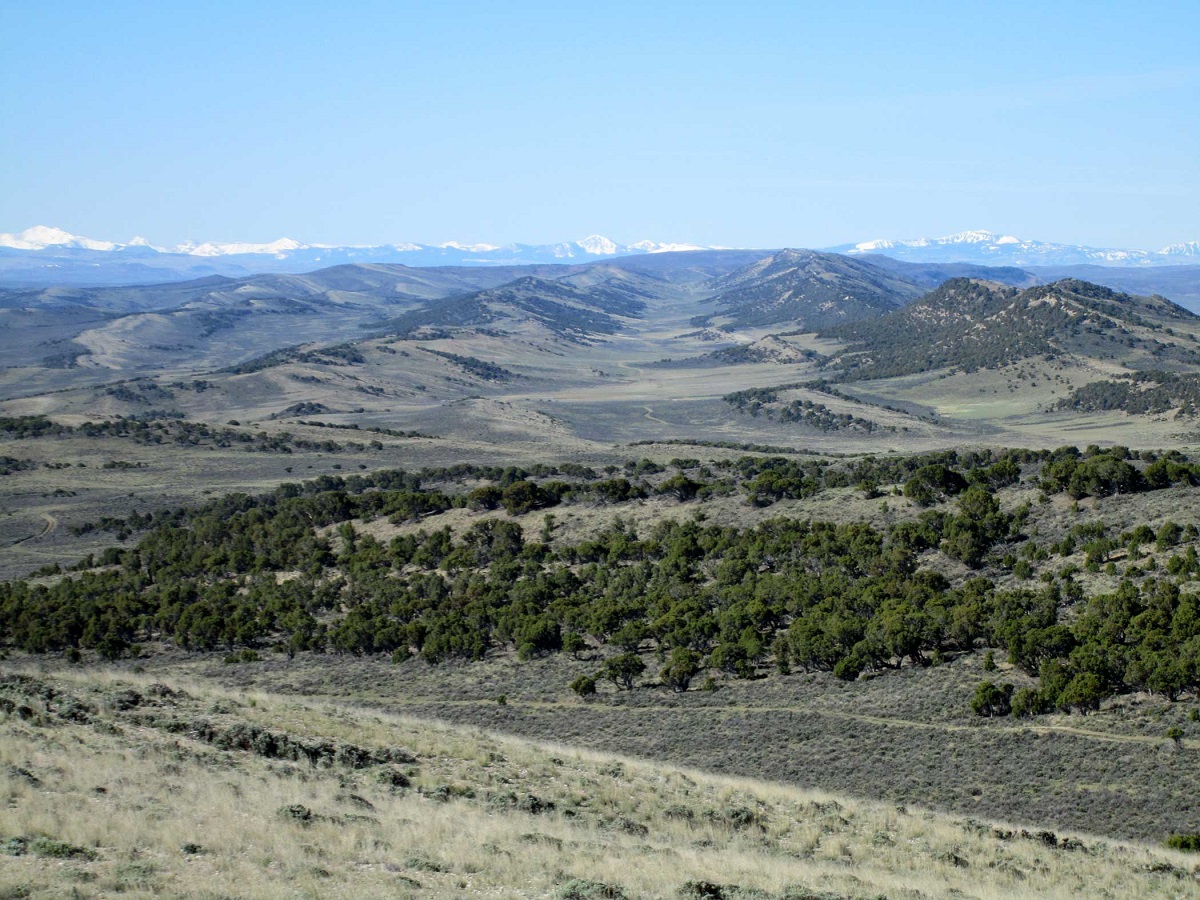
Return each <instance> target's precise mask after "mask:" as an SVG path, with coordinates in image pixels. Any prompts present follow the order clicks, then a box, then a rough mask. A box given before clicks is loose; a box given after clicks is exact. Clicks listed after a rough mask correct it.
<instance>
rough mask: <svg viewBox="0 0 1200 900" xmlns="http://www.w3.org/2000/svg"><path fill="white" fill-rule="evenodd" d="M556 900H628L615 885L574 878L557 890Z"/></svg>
mask: <svg viewBox="0 0 1200 900" xmlns="http://www.w3.org/2000/svg"><path fill="white" fill-rule="evenodd" d="M558 900H628V895H627V894H626V893H625V892H624V891H623V890H621V889H620V888H619V887H617V886H616V885H615V884H605V883H604V882H602V881H588V880H587V879H584V878H576V879H573V880H571V881H568V882H567V883H566V884H564V885H563V886H562V887H560V888H559V889H558Z"/></svg>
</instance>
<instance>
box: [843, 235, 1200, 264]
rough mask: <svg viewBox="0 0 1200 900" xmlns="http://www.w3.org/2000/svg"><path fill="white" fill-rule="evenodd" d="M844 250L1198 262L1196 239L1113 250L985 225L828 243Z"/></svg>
mask: <svg viewBox="0 0 1200 900" xmlns="http://www.w3.org/2000/svg"><path fill="white" fill-rule="evenodd" d="M828 249H829V250H831V251H833V252H834V253H845V254H847V255H850V256H859V255H863V254H870V253H877V254H881V255H883V256H890V257H892V258H893V259H902V260H906V261H908V262H968V263H982V264H984V265H989V266H1077V265H1093V266H1097V265H1098V266H1169V265H1186V264H1188V263H1192V264H1196V263H1200V241H1188V242H1186V243H1182V244H1172V245H1171V246H1169V247H1164V248H1163V249H1161V250H1118V249H1112V248H1103V247H1086V246H1082V245H1076V244H1054V243H1048V242H1046V241H1031V240H1024V239H1022V238H1018V237H1013V236H1012V235H1006V234H994V233H992V232H990V231H962V232H959V233H958V234H951V235H947V236H946V237H940V238H915V239H912V240H901V241H897V240H878V241H864V242H863V243H860V244H842V245H841V246H838V247H829V248H828Z"/></svg>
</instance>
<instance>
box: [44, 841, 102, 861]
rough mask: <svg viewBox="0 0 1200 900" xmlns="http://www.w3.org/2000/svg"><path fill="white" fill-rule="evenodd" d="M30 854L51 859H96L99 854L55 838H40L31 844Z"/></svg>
mask: <svg viewBox="0 0 1200 900" xmlns="http://www.w3.org/2000/svg"><path fill="white" fill-rule="evenodd" d="M29 852H30V853H32V854H33V855H34V856H45V857H49V858H51V859H88V860H91V859H95V858H96V857H97V856H98V854H97V853H96V851H95V850H89V849H88V848H87V847H78V846H76V845H75V844H68V843H67V842H66V841H56V840H54V838H47V837H40V838H34V839H33V840H32V841H30V842H29Z"/></svg>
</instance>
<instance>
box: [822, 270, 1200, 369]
mask: <svg viewBox="0 0 1200 900" xmlns="http://www.w3.org/2000/svg"><path fill="white" fill-rule="evenodd" d="M1198 324H1200V320H1198V319H1197V317H1196V316H1195V315H1193V314H1192V313H1189V312H1188V311H1187V310H1185V309H1183V308H1182V307H1179V306H1176V305H1175V304H1173V303H1171V302H1170V301H1169V300H1165V299H1163V298H1161V297H1133V296H1130V295H1128V294H1120V293H1117V292H1115V291H1112V290H1110V289H1109V288H1105V287H1100V286H1099V285H1094V284H1089V283H1087V282H1084V281H1073V280H1064V281H1059V282H1055V283H1054V284H1050V285H1041V286H1038V287H1032V288H1027V289H1025V290H1017V289H1015V288H1010V287H1006V286H1003V285H998V284H994V283H990V282H984V281H975V280H972V279H966V278H956V279H952V280H950V281H947V282H946V283H945V284H943V285H941V286H940V287H938V288H937V289H936V290H934V291H931V292H930V293H929V294H927V295H926V296H924V297H922V298H921V299H920V300H918V301H916V302H915V303H912V304H910V305H909V306H907V307H906V308H904V309H903V310H900V311H898V312H894V313H892V314H890V315H887V316H884V317H881V318H877V319H873V320H869V321H863V322H854V323H849V324H846V325H842V326H838V327H834V328H829V329H826V330H825V331H824V332H823V336H825V337H830V338H835V339H839V340H843V341H846V342H847V343H848V347H847V348H846V351H845V352H844V353H843V354H842V355H841V356H840V357H838V358H837V359H836V360H834V361H833V363H832V365H834V366H837V367H839V368H841V369H842V371H843V374H844V377H845V378H847V379H851V380H858V379H868V378H889V377H894V376H898V375H909V374H913V373H916V372H927V371H933V370H936V369H943V368H950V367H957V368H962V369H966V370H973V369H979V368H989V367H996V366H1002V365H1007V364H1009V363H1014V362H1017V361H1019V360H1022V359H1028V358H1030V357H1034V356H1042V355H1045V356H1054V355H1073V356H1077V357H1083V358H1088V359H1093V360H1108V361H1113V362H1116V363H1119V364H1122V365H1126V366H1129V367H1131V368H1151V367H1164V366H1175V367H1179V366H1189V365H1196V364H1200V353H1198V352H1197V349H1196V348H1197V345H1196V343H1195V341H1194V340H1192V339H1191V337H1190V335H1186V336H1185V335H1180V334H1178V333H1176V331H1175V328H1176V327H1178V328H1180V329H1186V330H1192V329H1195V328H1196V327H1197V325H1198ZM1172 326H1175V327H1172Z"/></svg>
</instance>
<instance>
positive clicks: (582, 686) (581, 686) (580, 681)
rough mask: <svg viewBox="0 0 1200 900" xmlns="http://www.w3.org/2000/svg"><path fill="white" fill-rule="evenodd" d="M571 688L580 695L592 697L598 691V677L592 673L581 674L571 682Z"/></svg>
mask: <svg viewBox="0 0 1200 900" xmlns="http://www.w3.org/2000/svg"><path fill="white" fill-rule="evenodd" d="M571 690H573V691H574V692H575V693H576V694H578V695H579V696H580V697H591V696H592V695H593V694H595V693H596V679H595V678H593V677H592V676H590V675H580V676H579V677H578V678H576V679H575V680H574V681H572V682H571Z"/></svg>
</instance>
